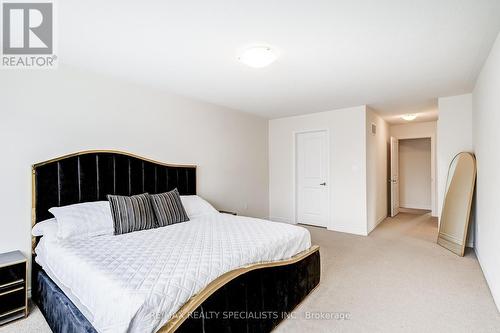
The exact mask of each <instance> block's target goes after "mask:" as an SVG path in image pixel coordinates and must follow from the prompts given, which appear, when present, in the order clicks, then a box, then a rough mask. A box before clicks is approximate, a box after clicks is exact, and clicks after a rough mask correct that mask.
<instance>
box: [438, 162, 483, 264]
mask: <svg viewBox="0 0 500 333" xmlns="http://www.w3.org/2000/svg"><path fill="white" fill-rule="evenodd" d="M475 183H476V159H475V158H474V155H472V154H471V153H460V154H458V155H457V156H455V158H453V160H452V162H451V164H450V168H449V170H448V178H447V181H446V190H445V195H444V202H443V208H442V211H441V220H440V225H439V235H438V240H437V242H438V244H439V245H441V246H443V247H445V248H447V249H448V250H450V251H452V252H454V253H456V254H458V255H459V256H463V255H464V250H465V242H466V239H467V230H468V227H469V219H470V211H471V205H472V198H473V195H474V185H475Z"/></svg>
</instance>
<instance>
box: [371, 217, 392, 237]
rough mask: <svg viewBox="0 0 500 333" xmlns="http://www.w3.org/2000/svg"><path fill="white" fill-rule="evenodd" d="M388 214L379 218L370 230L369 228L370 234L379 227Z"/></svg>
mask: <svg viewBox="0 0 500 333" xmlns="http://www.w3.org/2000/svg"><path fill="white" fill-rule="evenodd" d="M387 216H388V215H387V214H386V215H384V216H382V217H381V218H379V219H378V220H377V223H375V225H374V226H373V228H371V229H370V230H368V235H369V234H370V233H371V232H372V231H373V230H375V229H376V228H377V227H378V225H379V224H380V223H382V221H384V220H385V219H386V218H387Z"/></svg>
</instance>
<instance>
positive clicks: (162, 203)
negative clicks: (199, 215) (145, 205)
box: [150, 189, 189, 227]
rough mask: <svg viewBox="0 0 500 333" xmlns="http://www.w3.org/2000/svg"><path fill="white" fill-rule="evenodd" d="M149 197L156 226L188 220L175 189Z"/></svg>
mask: <svg viewBox="0 0 500 333" xmlns="http://www.w3.org/2000/svg"><path fill="white" fill-rule="evenodd" d="M150 197H151V203H152V204H153V210H154V212H155V215H156V220H157V221H158V226H160V227H164V226H167V225H170V224H174V223H179V222H185V221H189V217H188V216H187V214H186V210H185V209H184V206H183V205H182V202H181V197H180V196H179V191H177V189H174V190H172V191H170V192H165V193H160V194H152V195H150Z"/></svg>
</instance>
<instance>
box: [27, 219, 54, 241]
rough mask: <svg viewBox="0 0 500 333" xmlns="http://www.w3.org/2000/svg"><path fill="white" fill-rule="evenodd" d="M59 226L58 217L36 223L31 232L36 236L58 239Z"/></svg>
mask: <svg viewBox="0 0 500 333" xmlns="http://www.w3.org/2000/svg"><path fill="white" fill-rule="evenodd" d="M57 228H58V226H57V222H56V219H48V220H45V221H41V222H38V223H37V224H35V225H34V226H33V229H31V234H32V235H33V236H35V237H40V236H43V237H45V239H56V238H57Z"/></svg>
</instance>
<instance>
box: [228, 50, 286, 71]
mask: <svg viewBox="0 0 500 333" xmlns="http://www.w3.org/2000/svg"><path fill="white" fill-rule="evenodd" d="M276 59H278V53H277V52H276V50H273V49H272V48H271V47H269V46H253V47H249V48H247V49H245V50H243V52H242V53H241V55H240V56H239V57H238V60H239V61H240V62H241V63H243V64H245V65H247V66H250V67H253V68H262V67H266V66H269V65H270V64H272V63H273V62H274V61H275V60H276Z"/></svg>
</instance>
